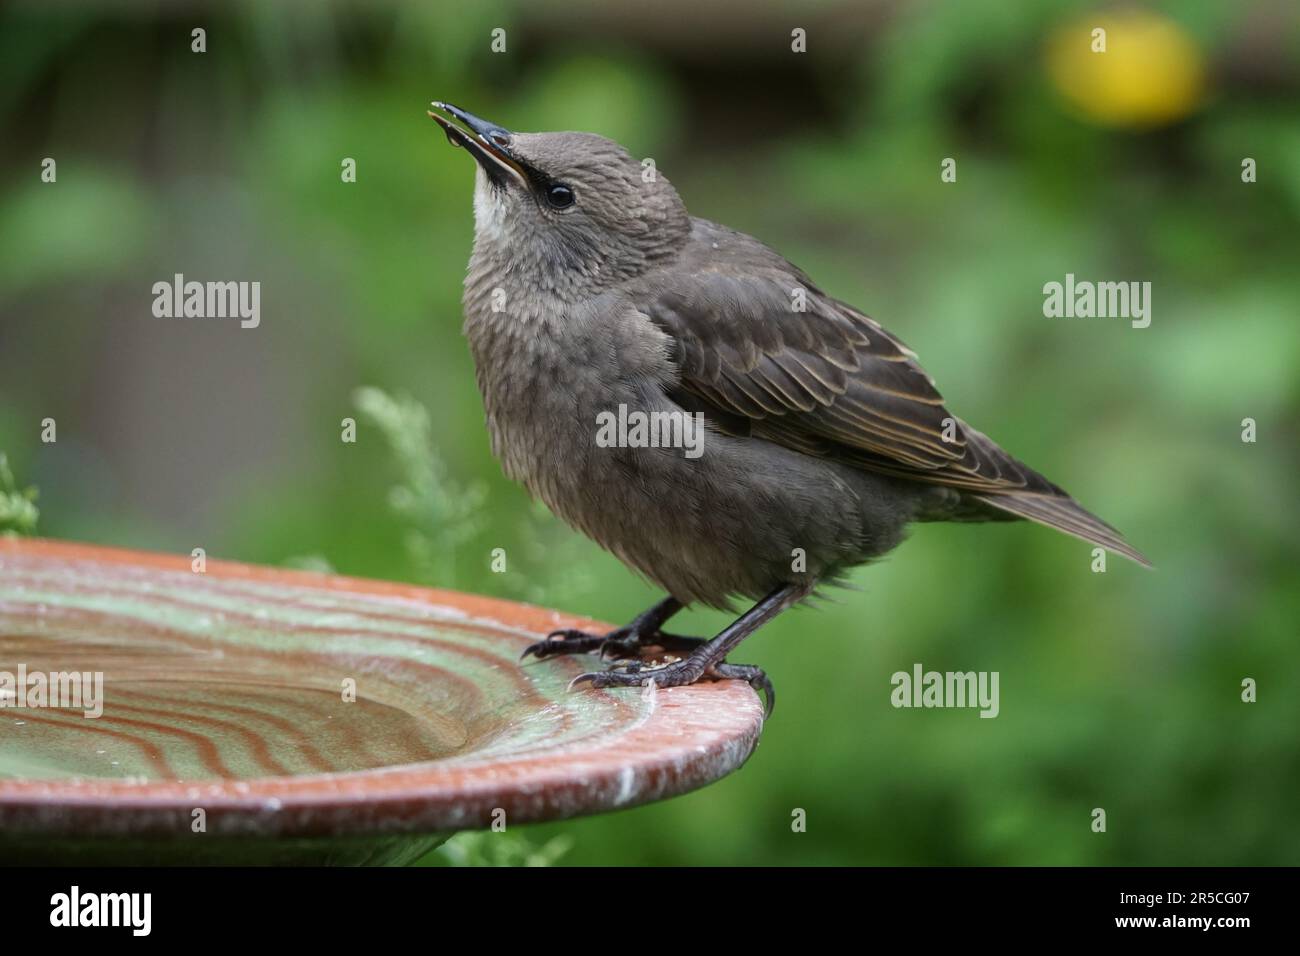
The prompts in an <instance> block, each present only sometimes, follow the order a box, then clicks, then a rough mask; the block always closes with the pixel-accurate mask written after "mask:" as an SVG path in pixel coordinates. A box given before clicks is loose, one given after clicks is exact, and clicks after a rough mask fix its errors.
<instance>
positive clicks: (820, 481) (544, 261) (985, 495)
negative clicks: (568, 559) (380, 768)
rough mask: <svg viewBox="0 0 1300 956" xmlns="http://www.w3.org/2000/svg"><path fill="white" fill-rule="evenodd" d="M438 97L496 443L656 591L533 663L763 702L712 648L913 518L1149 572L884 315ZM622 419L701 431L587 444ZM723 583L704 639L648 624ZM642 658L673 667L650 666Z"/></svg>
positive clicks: (643, 176)
mask: <svg viewBox="0 0 1300 956" xmlns="http://www.w3.org/2000/svg"><path fill="white" fill-rule="evenodd" d="M433 105H434V107H436V108H437V109H439V110H441V111H442V112H443V113H447V114H449V115H450V116H451V117H454V118H455V119H456V120H459V121H460V123H461V124H463V127H462V126H461V125H458V124H456V123H454V122H452V121H451V120H449V119H447V118H446V117H444V116H442V115H439V114H438V113H434V112H430V113H429V115H430V116H431V117H433V118H434V119H435V120H437V121H438V123H439V124H440V125H441V126H442V128H443V129H444V130H445V131H446V134H447V138H448V139H449V140H450V141H451V143H452V144H453V145H455V146H461V147H464V148H465V149H466V150H467V151H468V152H469V153H470V154H471V155H472V156H473V157H474V159H475V160H476V161H477V166H478V168H477V172H476V181H475V188H474V221H475V229H474V251H473V254H472V256H471V257H470V262H469V272H468V275H467V277H466V280H465V295H464V307H465V325H464V331H465V335H466V338H467V339H468V340H469V345H470V350H471V352H472V353H473V357H474V363H475V367H476V370H477V379H478V386H479V390H480V392H481V393H482V396H483V403H484V406H485V408H486V412H487V425H488V430H489V432H490V433H491V442H492V450H493V453H494V454H495V455H496V456H497V458H498V459H500V461H501V464H502V466H503V468H504V469H505V472H506V474H507V475H509V476H510V477H511V478H512V479H514V480H516V481H519V482H521V483H522V484H523V485H524V487H525V488H527V489H528V491H529V492H530V493H531V494H533V495H534V496H536V497H538V498H540V499H541V500H542V501H544V502H545V503H546V504H547V505H548V506H549V507H550V509H551V510H552V511H553V512H555V513H556V514H557V515H559V516H560V517H561V518H563V519H564V520H565V521H567V522H568V523H569V524H570V525H572V526H573V527H574V528H576V529H577V530H579V531H581V532H583V533H584V534H586V535H587V536H588V537H590V538H591V539H592V540H594V541H595V542H596V543H598V544H599V545H601V546H602V547H603V548H605V549H607V550H609V551H611V552H613V553H614V554H615V555H616V556H618V557H619V558H620V559H621V560H622V561H623V562H624V563H625V564H627V565H628V566H629V567H631V568H633V569H634V570H635V571H637V572H639V573H640V574H642V575H644V576H645V577H646V578H648V579H649V580H650V581H652V582H654V583H655V584H656V585H658V586H659V587H661V588H663V589H664V590H665V591H666V592H667V593H668V597H666V598H665V599H664V600H662V601H661V602H660V603H658V604H656V605H655V606H654V607H652V608H650V609H649V610H648V611H646V612H644V613H643V614H641V615H640V616H639V617H637V618H636V619H635V620H633V621H632V623H631V624H629V625H627V626H626V627H622V628H619V629H618V630H615V631H613V632H611V633H609V634H587V633H584V632H581V631H571V630H565V631H557V632H555V633H553V634H551V635H549V636H548V637H547V639H546V640H545V641H542V642H540V643H538V644H535V645H533V646H532V647H530V648H528V650H527V651H526V652H525V654H529V653H531V654H533V655H535V656H537V657H548V656H552V655H556V654H567V653H582V652H590V651H599V652H600V653H601V655H602V656H607V655H609V656H614V657H616V658H622V659H623V660H624V663H622V664H620V665H617V666H615V667H614V668H613V669H610V670H606V671H601V672H596V673H590V674H583V675H581V676H580V677H578V678H576V679H575V683H579V682H589V683H591V684H592V685H594V686H596V687H616V686H635V685H642V684H645V683H647V682H649V681H652V680H653V681H654V682H655V683H656V684H657V685H658V686H659V687H672V686H677V685H681V684H691V683H694V682H695V681H698V680H700V679H701V678H706V677H707V678H724V679H725V678H734V679H740V680H746V681H748V682H749V683H750V684H751V685H752V686H754V687H755V688H756V689H761V690H763V691H764V693H765V695H766V697H767V704H768V710H769V712H770V710H771V707H772V704H773V702H774V699H775V698H774V695H773V692H772V685H771V682H770V681H769V680H768V679H767V676H766V675H765V674H764V673H763V671H761V670H760V669H759V668H757V667H754V666H752V665H746V664H732V663H728V662H727V661H726V657H727V655H728V654H729V653H730V652H731V651H732V650H733V649H734V648H735V647H736V646H737V645H738V644H739V643H740V642H741V641H743V640H744V639H745V638H746V637H748V636H749V635H750V634H752V633H753V632H754V631H755V630H757V629H758V628H759V627H760V626H761V625H763V624H764V623H766V622H767V621H769V620H771V619H772V618H773V617H775V616H776V615H777V614H779V613H781V612H782V611H783V610H785V609H786V608H788V607H789V606H790V605H792V604H795V603H797V602H799V601H802V600H803V599H805V598H806V597H808V596H809V595H810V594H811V593H812V592H813V590H814V588H816V587H817V586H818V585H819V584H826V583H833V582H835V581H836V580H837V579H838V578H839V577H841V576H842V575H843V574H844V572H845V571H846V570H848V569H849V568H852V567H853V566H854V565H858V564H862V563H864V562H867V561H870V560H872V559H873V558H877V557H880V556H881V555H883V554H885V553H886V552H887V551H889V550H891V549H892V548H894V547H895V546H896V545H897V544H898V543H899V542H900V541H901V540H902V539H903V535H904V529H905V528H906V526H907V525H908V523H909V522H913V521H997V520H1015V519H1019V518H1028V519H1030V520H1032V521H1037V522H1039V523H1040V524H1045V525H1047V526H1049V527H1053V528H1057V529H1059V530H1061V531H1064V532H1066V533H1067V534H1072V535H1075V536H1076V537H1079V538H1082V539H1083V540H1085V541H1089V542H1092V543H1094V544H1097V545H1100V546H1102V547H1104V548H1107V549H1109V550H1111V551H1114V552H1116V553H1118V554H1122V555H1124V556H1125V557H1128V558H1131V559H1133V560H1134V561H1137V562H1140V563H1141V564H1147V563H1148V562H1147V561H1146V559H1145V558H1143V557H1142V555H1141V554H1139V553H1138V552H1137V551H1135V550H1134V549H1133V548H1132V547H1130V546H1129V545H1128V544H1127V543H1126V542H1125V541H1124V539H1123V538H1122V537H1121V536H1120V534H1119V532H1117V531H1116V530H1115V529H1114V528H1112V527H1111V526H1110V525H1108V524H1106V523H1105V522H1103V521H1101V520H1100V519H1099V518H1097V517H1096V516H1094V515H1092V514H1090V513H1089V512H1087V511H1085V510H1084V509H1083V508H1082V507H1081V506H1080V505H1079V504H1078V503H1077V502H1075V500H1074V499H1073V498H1071V497H1070V496H1069V495H1068V494H1066V492H1065V491H1063V490H1062V489H1061V488H1059V487H1057V486H1056V485H1054V484H1053V483H1052V482H1050V481H1048V480H1047V479H1046V478H1044V477H1043V476H1042V475H1040V474H1038V473H1037V472H1035V471H1033V470H1032V469H1030V468H1029V467H1027V466H1026V465H1023V464H1021V463H1020V462H1019V461H1017V460H1016V459H1014V458H1012V457H1011V455H1009V454H1008V453H1007V452H1005V451H1003V450H1002V449H1001V448H999V447H998V446H997V445H996V444H994V442H993V441H991V440H990V439H989V438H988V437H986V436H985V435H983V434H982V433H980V432H978V431H976V430H975V429H974V428H971V427H970V426H969V425H967V424H966V423H965V422H963V421H962V420H961V419H959V418H956V417H955V416H953V415H951V414H950V413H949V412H948V410H947V409H946V408H945V407H944V405H943V399H942V398H941V396H940V395H939V392H938V391H937V390H936V389H935V386H934V383H933V381H932V380H931V379H930V377H929V376H928V375H927V374H926V373H925V371H924V370H923V369H922V368H921V367H920V365H919V364H917V361H916V356H915V355H914V353H913V352H911V351H910V350H909V349H908V348H907V346H905V345H904V344H903V343H902V342H900V341H899V340H898V339H897V338H896V337H895V336H893V335H892V334H890V333H889V332H887V331H886V330H885V329H884V328H882V327H881V326H880V324H879V323H877V322H876V321H875V320H873V319H871V318H869V317H868V316H866V315H864V314H863V313H861V312H859V311H858V310H857V309H855V308H853V307H852V306H851V305H848V304H846V303H844V302H840V301H838V300H837V299H834V298H832V297H831V296H829V295H827V294H826V293H825V292H823V291H822V290H821V289H819V288H818V287H817V286H816V285H815V284H814V283H813V282H812V280H811V279H809V278H808V276H806V275H805V274H804V273H803V272H801V271H800V270H799V269H797V268H796V267H795V266H793V265H791V264H790V263H789V262H786V260H785V259H783V258H781V256H779V255H777V254H776V253H775V252H773V251H772V250H771V249H769V248H768V247H767V246H765V245H763V244H762V243H761V242H759V241H758V240H757V239H753V238H751V237H750V236H747V235H745V234H743V233H739V232H736V231H735V230H732V229H728V228H726V227H725V226H720V225H717V224H716V223H712V222H709V221H708V220H705V219H698V218H695V217H693V216H691V215H690V213H688V212H687V211H686V207H685V205H683V203H682V200H681V199H680V198H679V197H678V195H677V191H676V190H675V189H674V188H673V187H672V185H671V184H670V183H669V182H668V180H667V179H666V178H665V177H664V176H663V175H661V174H659V173H658V172H657V171H655V170H653V169H650V168H648V167H646V166H643V164H642V163H641V162H640V161H638V160H637V159H636V158H634V157H633V156H631V155H630V154H629V153H628V152H627V150H625V149H624V148H623V147H621V146H619V145H618V144H617V143H614V142H611V141H610V140H608V139H605V138H603V137H601V136H596V135H593V134H590V133H571V132H565V133H512V132H510V131H508V130H506V129H503V128H502V127H500V126H497V125H495V124H493V123H489V122H487V121H486V120H482V119H479V118H478V117H476V116H473V115H472V114H470V113H467V112H465V111H464V110H461V109H458V108H457V107H455V106H451V105H450V104H446V103H434V104H433ZM615 412H618V413H619V414H620V415H625V416H628V415H632V414H635V415H640V416H643V420H645V419H651V420H654V421H660V422H662V421H668V420H672V419H673V418H676V419H678V420H681V419H683V418H686V417H690V416H695V415H697V414H698V415H702V416H703V422H704V429H703V437H704V441H703V444H702V447H700V448H697V449H695V450H694V453H692V451H691V449H689V448H685V447H681V443H678V446H677V447H663V446H662V445H660V446H658V447H655V446H653V445H652V446H648V447H647V446H646V443H644V442H639V443H636V445H637V446H636V447H628V446H630V445H632V444H633V443H632V442H630V441H629V442H624V443H623V444H622V445H620V444H617V443H615V444H613V445H610V443H608V442H605V443H598V442H597V440H596V436H597V432H598V427H599V426H598V423H600V422H601V421H607V420H608V418H607V416H610V415H611V414H613V413H615ZM656 415H657V416H658V417H657V418H655V417H654V416H656ZM670 444H671V443H670ZM607 446H608V447H607ZM735 598H746V599H748V600H751V601H755V602H757V603H755V604H754V605H753V606H752V607H751V608H750V609H749V610H748V611H746V612H745V613H743V614H741V615H740V617H739V618H737V619H736V621H735V622H734V623H732V624H731V625H730V626H729V627H727V628H725V629H724V630H723V631H722V632H721V633H719V634H718V635H717V636H716V637H713V638H712V639H710V640H702V639H699V638H687V637H679V636H677V635H672V634H669V633H666V632H665V631H663V630H662V627H663V625H664V624H665V623H666V622H667V621H668V619H669V618H670V617H671V616H672V615H673V614H675V613H676V612H677V611H679V610H680V609H681V608H682V607H683V606H685V605H688V604H694V603H700V604H705V605H708V606H710V607H716V608H728V607H730V604H731V601H732V600H733V599H735ZM656 649H659V650H657V651H656ZM651 651H656V653H657V654H659V656H661V657H664V656H666V657H667V659H668V660H669V663H665V664H661V665H660V666H654V667H650V666H645V664H644V663H643V662H642V655H643V654H649V653H650V652H651ZM660 652H662V653H660ZM674 655H676V656H675V657H674Z"/></svg>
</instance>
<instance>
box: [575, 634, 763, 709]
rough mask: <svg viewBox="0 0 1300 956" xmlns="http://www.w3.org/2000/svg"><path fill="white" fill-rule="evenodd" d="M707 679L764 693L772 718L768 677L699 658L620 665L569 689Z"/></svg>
mask: <svg viewBox="0 0 1300 956" xmlns="http://www.w3.org/2000/svg"><path fill="white" fill-rule="evenodd" d="M683 640H692V639H690V638H683ZM699 643H703V642H702V641H701V642H697V646H698V644H699ZM704 678H713V679H718V680H743V681H745V682H746V683H747V684H749V686H750V687H752V688H754V690H756V691H761V692H762V694H763V696H764V697H765V698H766V707H765V709H764V716H765V717H771V716H772V708H773V707H775V706H776V691H775V690H774V689H773V687H772V681H771V680H770V679H769V678H768V676H767V674H766V673H764V672H763V670H762V669H761V668H759V667H755V666H754V665H753V664H728V663H727V662H726V661H718V662H717V663H715V664H708V663H707V662H705V661H702V660H700V659H698V658H694V657H686V658H684V659H682V660H676V661H672V662H670V663H667V664H660V665H658V666H656V667H647V666H646V665H645V664H644V663H643V662H642V661H640V660H633V661H629V662H628V663H626V664H616V665H615V666H614V667H612V668H610V669H609V670H606V671H593V672H591V673H587V674H579V675H578V676H577V677H575V678H574V679H573V680H571V681H569V689H570V690H572V689H573V688H574V687H577V686H578V685H579V684H590V685H591V686H592V687H644V686H645V685H647V684H649V683H651V682H653V683H654V685H655V686H656V687H682V686H684V685H686V684H694V683H696V682H697V681H699V680H702V679H704Z"/></svg>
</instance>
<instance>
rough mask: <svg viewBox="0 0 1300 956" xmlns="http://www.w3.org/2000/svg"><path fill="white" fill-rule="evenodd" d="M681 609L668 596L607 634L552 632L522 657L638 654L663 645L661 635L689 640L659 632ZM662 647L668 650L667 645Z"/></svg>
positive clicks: (568, 631) (672, 638)
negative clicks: (649, 646) (629, 622)
mask: <svg viewBox="0 0 1300 956" xmlns="http://www.w3.org/2000/svg"><path fill="white" fill-rule="evenodd" d="M681 609H682V604H681V602H680V601H678V600H677V599H676V598H673V597H666V598H664V599H663V600H662V601H660V602H659V603H658V604H656V605H655V606H654V607H652V608H650V609H649V610H648V611H643V612H642V613H641V614H638V615H637V616H636V618H635V619H634V620H633V621H632V623H631V624H629V625H627V626H626V627H620V628H617V629H615V630H613V631H610V632H609V633H608V634H590V633H588V632H587V631H579V630H575V629H574V628H562V629H561V630H558V631H551V633H550V634H547V635H546V640H544V641H538V642H537V643H536V644H530V645H528V647H526V648H524V653H523V655H522V657H527V656H528V655H530V654H531V655H533V656H534V657H537V658H546V657H556V656H558V655H560V654H586V653H589V652H590V651H596V650H598V651H600V652H601V656H602V657H603V656H604V655H605V653H606V652H607V651H614V652H616V654H620V653H621V655H622V656H625V657H635V656H636V655H637V653H638V651H640V649H641V648H642V647H643V646H645V645H647V644H660V638H663V639H664V640H671V641H674V642H675V641H686V640H689V638H675V637H672V636H671V635H667V634H660V632H659V628H660V627H662V626H663V625H664V624H665V623H666V622H667V620H668V619H669V618H670V617H672V616H673V615H674V614H676V613H677V612H678V611H680V610H681ZM661 646H663V647H665V649H668V646H667V644H663V645H661ZM521 659H522V658H521Z"/></svg>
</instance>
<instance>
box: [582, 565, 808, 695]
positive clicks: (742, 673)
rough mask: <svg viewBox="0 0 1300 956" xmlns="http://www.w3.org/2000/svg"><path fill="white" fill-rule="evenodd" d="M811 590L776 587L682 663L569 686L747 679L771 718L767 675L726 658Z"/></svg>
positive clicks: (633, 668) (602, 675)
mask: <svg viewBox="0 0 1300 956" xmlns="http://www.w3.org/2000/svg"><path fill="white" fill-rule="evenodd" d="M812 589H813V585H811V584H788V585H786V586H784V587H780V588H777V589H776V590H775V591H773V592H772V593H771V594H769V595H768V596H767V597H765V598H763V600H761V601H759V602H758V603H757V604H755V605H754V606H753V607H752V608H750V609H749V610H748V611H746V612H745V613H744V614H742V615H741V616H740V617H738V618H737V619H736V620H735V621H733V622H732V623H731V624H730V625H728V626H727V627H726V628H724V629H723V630H722V632H721V633H719V634H718V636H717V637H715V638H713V640H711V641H706V642H705V643H703V644H701V645H700V646H698V647H697V648H696V649H695V650H693V651H692V652H691V653H690V655H689V656H688V657H686V658H684V659H683V660H680V661H675V662H673V663H671V664H665V665H663V666H661V667H644V666H642V665H641V664H640V663H639V662H634V663H632V664H630V665H627V666H625V667H623V668H622V669H613V670H607V671H600V672H597V673H590V674H579V675H578V676H577V677H575V678H574V679H573V680H572V681H570V683H569V686H570V687H573V686H575V685H577V684H581V683H590V684H591V686H592V687H639V686H644V685H645V684H648V683H650V682H651V681H653V682H654V683H655V685H656V686H658V687H680V686H681V685H683V684H694V683H695V682H696V681H698V680H700V679H701V678H702V677H720V678H724V679H735V680H744V681H748V682H749V685H750V686H751V687H753V688H754V689H755V690H761V691H763V692H764V694H765V695H766V697H767V713H768V715H769V716H770V715H771V713H772V707H773V705H774V704H775V703H776V695H775V694H774V693H773V691H772V682H771V681H770V680H768V678H767V675H766V674H765V673H763V671H762V670H760V669H759V668H757V667H754V666H753V665H751V664H728V663H727V662H726V657H727V654H729V653H730V652H731V651H732V650H733V649H734V648H735V647H736V646H737V645H738V644H740V642H741V641H743V640H744V639H745V638H747V637H749V635H751V634H753V633H754V632H755V631H756V630H758V629H759V628H760V627H762V626H763V625H764V624H766V623H767V622H768V621H770V620H772V618H774V617H776V616H777V615H778V614H780V613H781V612H782V611H784V610H785V609H786V608H788V607H789V606H790V605H792V604H795V603H796V602H798V601H801V600H803V599H804V598H805V597H807V596H808V594H809V593H810V592H811V591H812Z"/></svg>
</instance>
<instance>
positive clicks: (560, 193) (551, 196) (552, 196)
mask: <svg viewBox="0 0 1300 956" xmlns="http://www.w3.org/2000/svg"><path fill="white" fill-rule="evenodd" d="M546 201H547V202H548V203H550V204H551V208H552V209H567V208H568V207H569V206H572V205H573V190H572V189H570V188H569V187H568V186H566V185H564V183H556V184H555V185H554V186H550V187H549V188H547V190H546Z"/></svg>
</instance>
